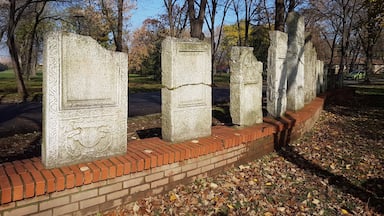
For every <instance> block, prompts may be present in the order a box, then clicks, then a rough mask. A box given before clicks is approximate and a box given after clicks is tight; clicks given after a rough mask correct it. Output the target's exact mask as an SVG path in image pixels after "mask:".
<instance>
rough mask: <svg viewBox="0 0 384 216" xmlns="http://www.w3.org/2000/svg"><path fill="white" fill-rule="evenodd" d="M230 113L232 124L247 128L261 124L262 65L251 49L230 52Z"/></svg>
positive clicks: (237, 49) (239, 48) (237, 48)
mask: <svg viewBox="0 0 384 216" xmlns="http://www.w3.org/2000/svg"><path fill="white" fill-rule="evenodd" d="M230 68H231V78H230V79H231V82H230V90H231V91H230V101H231V104H230V113H231V117H232V122H233V123H234V124H238V125H243V126H249V125H253V124H257V123H262V122H263V110H262V83H263V78H262V72H263V64H262V63H261V62H259V61H257V59H256V57H255V56H254V55H253V48H252V47H232V50H231V62H230Z"/></svg>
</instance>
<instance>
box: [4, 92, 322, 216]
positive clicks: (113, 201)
mask: <svg viewBox="0 0 384 216" xmlns="http://www.w3.org/2000/svg"><path fill="white" fill-rule="evenodd" d="M323 103H324V99H322V98H316V99H315V100H314V101H313V102H311V103H310V104H308V105H306V106H305V108H303V109H302V110H300V111H298V112H287V115H286V116H285V117H284V118H281V119H279V120H276V119H271V118H265V119H264V123H262V124H259V125H255V126H252V127H247V128H230V127H223V126H220V127H213V128H212V135H211V136H210V137H204V138H200V139H197V140H193V141H188V142H183V143H177V144H170V143H166V142H164V141H162V140H160V139H158V138H150V139H144V140H137V141H133V142H129V143H128V153H127V154H125V155H121V156H118V157H112V158H107V159H104V160H98V161H93V162H91V163H86V164H78V165H73V166H68V167H60V168H56V169H45V168H44V166H43V165H42V163H41V160H40V158H32V159H27V160H22V161H14V162H12V163H4V164H1V165H0V204H1V205H0V216H8V215H12V216H14V215H34V214H36V215H62V214H77V215H78V214H80V215H87V214H95V213H98V212H103V211H106V210H109V209H112V208H116V207H117V206H120V205H123V204H127V203H130V202H133V201H135V200H137V199H140V198H142V197H145V196H149V195H155V194H159V193H163V192H166V191H169V190H171V189H172V188H173V187H174V186H175V185H177V184H186V183H189V182H193V181H194V180H195V179H196V178H200V177H205V176H210V175H215V174H217V173H219V172H222V171H223V170H224V169H226V168H228V167H231V166H234V165H238V164H241V163H245V162H247V161H251V160H254V159H256V158H259V157H261V156H263V155H265V154H268V153H270V152H272V151H274V150H275V148H278V147H280V146H283V145H285V144H286V143H287V142H289V141H290V140H293V139H296V138H298V137H300V136H301V134H303V133H304V132H306V131H308V130H309V129H311V128H312V126H313V124H314V123H315V121H316V120H317V119H318V117H319V115H320V112H321V110H322V108H323Z"/></svg>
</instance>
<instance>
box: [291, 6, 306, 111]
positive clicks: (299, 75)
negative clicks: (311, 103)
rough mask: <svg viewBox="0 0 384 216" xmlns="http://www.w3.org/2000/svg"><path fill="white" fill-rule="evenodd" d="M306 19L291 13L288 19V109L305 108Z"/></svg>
mask: <svg viewBox="0 0 384 216" xmlns="http://www.w3.org/2000/svg"><path fill="white" fill-rule="evenodd" d="M304 28H305V27H304V17H302V16H300V15H299V14H298V13H296V12H291V13H289V14H288V17H287V32H288V52H287V109H289V110H294V111H297V110H299V109H301V108H303V107H304V42H305V35H304Z"/></svg>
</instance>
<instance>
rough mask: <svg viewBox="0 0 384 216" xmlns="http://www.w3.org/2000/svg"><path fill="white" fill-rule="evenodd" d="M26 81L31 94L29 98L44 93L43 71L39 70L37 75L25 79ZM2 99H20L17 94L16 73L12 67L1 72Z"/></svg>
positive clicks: (0, 92) (0, 94)
mask: <svg viewBox="0 0 384 216" xmlns="http://www.w3.org/2000/svg"><path fill="white" fill-rule="evenodd" d="M24 83H25V87H26V88H27V91H28V94H29V97H28V100H32V99H34V98H35V97H36V96H38V95H42V83H43V74H42V73H41V71H38V72H37V75H36V76H35V77H31V78H30V79H29V80H27V79H24ZM0 99H1V100H0V101H2V102H4V101H5V102H7V101H10V102H13V101H20V98H19V97H18V95H17V87H16V79H15V74H14V73H13V70H12V69H10V70H6V71H2V72H0Z"/></svg>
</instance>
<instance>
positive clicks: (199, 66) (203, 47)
mask: <svg viewBox="0 0 384 216" xmlns="http://www.w3.org/2000/svg"><path fill="white" fill-rule="evenodd" d="M161 67H162V84H163V88H162V89H161V97H162V105H161V109H162V111H161V112H162V136H163V139H165V140H167V141H171V142H180V141H185V140H189V139H194V138H198V137H204V136H209V135H210V134H211V124H212V97H211V95H212V90H211V47H210V45H209V44H208V43H206V42H202V41H199V40H197V39H176V38H170V37H168V38H166V39H165V40H164V41H163V43H162V53H161Z"/></svg>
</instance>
